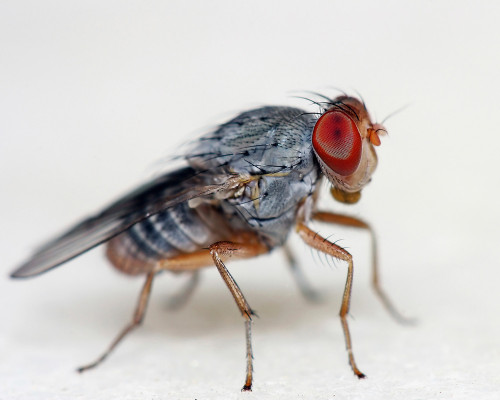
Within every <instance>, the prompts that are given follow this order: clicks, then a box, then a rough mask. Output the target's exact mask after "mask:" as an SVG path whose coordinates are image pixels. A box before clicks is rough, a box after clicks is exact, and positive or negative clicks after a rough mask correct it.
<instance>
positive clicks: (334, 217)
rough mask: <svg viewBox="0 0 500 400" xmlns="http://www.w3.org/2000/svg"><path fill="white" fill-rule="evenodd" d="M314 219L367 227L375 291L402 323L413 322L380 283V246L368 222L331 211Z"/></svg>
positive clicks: (394, 316)
mask: <svg viewBox="0 0 500 400" xmlns="http://www.w3.org/2000/svg"><path fill="white" fill-rule="evenodd" d="M312 219H314V220H316V221H321V222H326V223H330V224H337V225H343V226H349V227H352V228H361V229H366V230H367V231H368V232H369V233H370V239H371V250H372V286H373V289H374V290H375V293H376V294H377V296H378V297H379V299H380V300H381V301H382V304H383V305H384V307H385V308H386V310H387V311H388V312H389V314H391V316H392V317H393V318H394V319H395V320H396V321H398V322H400V323H412V322H413V320H411V319H408V318H406V317H405V316H403V315H402V314H401V313H400V312H399V311H398V310H397V309H396V307H394V305H393V303H392V302H391V300H390V299H389V297H388V296H387V294H386V293H385V291H384V290H383V289H382V286H381V284H380V273H379V267H378V246H377V238H376V235H375V232H374V230H373V228H372V227H371V226H370V225H369V224H368V223H366V222H364V221H362V220H360V219H358V218H354V217H350V216H347V215H342V214H334V213H331V212H323V211H317V212H315V213H314V214H313V215H312Z"/></svg>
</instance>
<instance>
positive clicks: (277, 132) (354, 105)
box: [11, 95, 397, 390]
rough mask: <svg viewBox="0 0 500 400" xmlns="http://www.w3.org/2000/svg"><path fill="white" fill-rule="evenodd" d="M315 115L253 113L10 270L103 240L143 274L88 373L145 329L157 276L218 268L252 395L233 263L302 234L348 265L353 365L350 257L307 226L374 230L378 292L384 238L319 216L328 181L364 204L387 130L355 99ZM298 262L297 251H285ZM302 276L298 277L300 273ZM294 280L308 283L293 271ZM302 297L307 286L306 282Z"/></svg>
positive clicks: (243, 307)
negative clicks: (232, 305)
mask: <svg viewBox="0 0 500 400" xmlns="http://www.w3.org/2000/svg"><path fill="white" fill-rule="evenodd" d="M315 104H317V105H318V106H319V111H318V112H317V113H308V112H305V111H303V110H301V109H297V108H292V107H278V106H269V107H262V108H257V109H254V110H251V111H246V112H243V113H241V114H239V115H238V116H236V117H235V118H233V119H231V120H230V121H228V122H226V123H224V124H222V125H220V126H219V127H218V128H217V129H215V130H214V131H212V132H211V133H209V134H207V135H205V136H202V137H201V138H199V139H198V140H197V141H195V142H194V143H193V144H192V146H191V147H190V149H189V150H188V151H187V152H186V153H185V155H184V156H183V158H184V160H185V165H184V166H183V167H182V168H179V169H176V170H173V171H171V172H168V173H165V174H163V175H162V176H159V177H157V178H155V179H154V180H152V181H150V182H149V183H146V184H144V185H143V186H140V187H139V188H137V189H136V190H134V191H132V192H131V193H129V194H127V195H126V196H124V197H122V198H121V199H119V200H118V201H116V202H115V203H113V204H111V205H110V206H108V207H107V208H104V209H103V210H102V211H101V212H100V213H98V214H97V215H95V216H93V217H91V218H88V219H85V220H84V221H82V222H80V223H79V224H78V225H76V226H74V227H72V228H71V229H70V230H68V231H67V232H66V233H64V234H63V235H62V236H60V237H57V238H55V239H54V240H52V241H49V242H48V243H46V244H45V245H43V246H42V247H40V248H39V249H38V251H36V252H35V254H33V256H32V257H31V258H30V259H28V260H27V261H26V262H25V263H24V264H22V265H21V266H20V267H19V268H18V269H16V270H15V271H14V272H13V273H12V275H11V276H12V277H14V278H27V277H31V276H35V275H39V274H41V273H44V272H46V271H48V270H50V269H52V268H55V267H57V266H59V265H61V264H63V263H66V262H67V261H69V260H71V259H73V258H74V257H77V256H78V255H80V254H82V253H84V252H86V251H88V250H90V249H92V248H94V247H96V246H98V245H100V244H102V243H106V255H107V258H108V259H109V261H110V262H111V264H112V265H113V266H114V267H115V268H117V269H118V270H120V271H121V272H123V273H125V274H129V275H145V277H146V278H145V283H144V286H143V288H142V290H141V293H140V296H139V300H138V304H137V306H136V309H135V312H134V314H133V317H132V320H131V321H130V322H129V323H128V324H127V325H126V326H125V327H124V328H123V330H122V331H121V332H120V333H119V335H118V336H117V337H116V339H115V340H114V341H113V342H112V343H111V345H110V346H109V347H108V348H107V350H106V351H105V352H104V353H103V354H102V355H101V356H100V357H99V358H98V359H97V360H95V361H94V362H92V363H90V364H88V365H85V366H83V367H81V368H79V371H80V372H81V371H85V370H88V369H91V368H94V367H95V366H97V365H98V364H100V363H101V362H102V361H103V360H104V359H105V358H106V357H107V356H108V355H109V353H110V352H111V351H112V350H113V349H114V348H115V347H116V346H117V345H118V343H119V342H120V341H121V340H122V339H123V338H124V337H125V336H126V335H127V334H128V333H129V332H130V331H132V330H133V329H134V328H136V327H137V326H138V325H140V323H141V322H142V320H143V317H144V314H145V311H146V306H147V302H148V299H149V296H150V293H151V287H152V283H153V280H154V278H155V276H156V275H157V274H158V273H159V272H161V271H165V270H166V271H171V272H175V273H180V272H182V273H191V274H192V275H193V276H194V277H196V275H197V273H198V271H199V270H200V269H201V268H204V267H207V266H214V265H215V267H216V268H217V270H218V272H219V273H220V275H221V277H222V279H223V280H224V282H225V283H226V285H227V287H228V289H229V291H230V292H231V294H232V296H233V298H234V300H235V302H236V304H237V306H238V308H239V310H240V312H241V314H242V316H243V319H244V322H245V332H246V375H245V382H244V386H243V389H242V390H251V388H252V373H253V361H252V360H253V356H252V343H251V327H252V316H253V315H255V314H254V312H253V311H252V308H251V307H250V305H249V303H248V302H247V300H246V298H245V296H244V295H243V293H242V291H241V289H240V288H239V286H238V284H237V283H236V282H235V280H234V279H233V277H232V276H231V274H230V273H229V271H228V269H227V268H226V262H227V261H229V260H230V259H245V258H251V257H256V256H259V255H262V254H266V253H269V252H270V251H272V250H273V249H275V248H278V247H281V246H284V245H285V242H286V239H287V237H288V235H289V233H290V232H291V231H295V232H296V233H297V234H298V235H299V236H300V238H301V239H302V240H303V241H304V242H305V243H306V244H307V245H308V246H310V247H312V248H314V249H316V250H319V251H320V252H323V253H326V254H327V255H329V256H332V257H334V258H336V259H339V260H342V261H344V262H345V263H346V264H347V279H346V283H345V290H344V294H343V298H342V305H341V308H340V319H341V323H342V328H343V331H344V336H345V343H346V347H347V354H348V360H349V364H350V366H351V368H352V370H353V372H354V374H355V375H356V376H358V377H359V378H363V377H364V376H365V375H364V374H363V373H362V372H361V371H360V370H359V368H358V367H357V365H356V362H355V360H354V355H353V351H352V344H351V336H350V333H349V326H348V322H347V318H346V317H347V314H348V312H349V302H350V298H351V289H352V279H353V258H352V256H351V254H350V253H348V252H347V251H346V250H345V249H343V248H342V247H340V246H338V245H337V244H335V243H332V242H330V241H329V240H327V239H326V238H323V237H321V236H320V235H319V234H318V233H317V232H315V231H314V230H312V229H311V228H310V223H311V222H312V221H322V222H324V223H331V224H338V225H344V226H350V227H358V228H363V229H366V230H368V231H369V232H370V233H371V237H372V248H373V286H374V287H375V289H376V292H377V293H378V294H379V296H380V298H381V299H382V301H383V302H384V303H385V305H386V306H387V307H388V309H389V310H390V311H391V312H392V313H394V314H395V315H397V313H396V311H395V310H394V308H392V306H391V305H390V303H389V301H388V300H387V297H386V296H385V295H384V293H383V292H382V290H381V289H380V285H379V280H378V274H377V267H376V254H375V252H376V246H375V237H374V235H373V231H372V229H371V227H370V226H369V225H368V224H367V223H365V222H363V221H361V220H359V219H357V218H353V217H350V216H345V215H341V214H335V213H332V212H328V211H322V210H319V209H318V208H317V207H316V199H317V196H318V193H319V188H320V182H321V181H322V180H323V179H327V180H328V182H329V183H330V184H331V190H330V192H331V194H332V195H333V197H334V198H335V199H336V200H337V201H340V202H342V203H355V202H357V201H358V200H359V198H360V195H361V191H362V189H363V188H364V187H365V185H367V184H368V183H369V182H370V180H371V176H372V174H373V172H374V171H375V168H376V166H377V155H376V152H375V147H376V146H379V145H380V136H381V135H382V134H384V133H386V130H385V128H384V127H383V126H382V124H378V123H374V122H373V121H372V120H371V118H370V116H369V114H368V111H367V109H366V107H365V104H364V102H362V101H360V100H358V99H356V98H354V97H350V96H347V95H341V96H339V97H336V98H332V99H331V98H328V97H325V96H321V101H317V102H315ZM287 255H288V256H289V257H288V258H289V260H291V261H292V265H295V264H294V263H293V257H292V256H291V252H290V251H289V250H287ZM293 270H296V268H295V267H294V268H293ZM296 276H300V274H299V273H298V272H296ZM299 284H300V285H301V287H302V289H303V291H304V292H306V293H307V292H308V291H307V289H308V287H307V286H306V284H305V282H304V281H302V280H299Z"/></svg>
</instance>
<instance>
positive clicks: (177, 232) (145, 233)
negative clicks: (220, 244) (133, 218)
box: [107, 202, 228, 275]
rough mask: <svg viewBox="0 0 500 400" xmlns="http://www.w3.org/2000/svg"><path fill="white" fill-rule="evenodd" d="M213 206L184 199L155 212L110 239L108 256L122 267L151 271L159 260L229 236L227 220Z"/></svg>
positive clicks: (133, 272) (128, 270)
mask: <svg viewBox="0 0 500 400" xmlns="http://www.w3.org/2000/svg"><path fill="white" fill-rule="evenodd" d="M217 214H218V213H217V211H216V210H214V209H213V208H212V207H210V206H203V205H202V206H200V207H197V208H190V207H189V205H188V203H187V202H185V203H181V204H178V205H176V206H174V207H172V208H169V209H167V210H165V211H163V212H161V213H159V214H156V215H153V216H151V217H149V218H147V219H145V220H143V221H141V222H139V223H137V224H135V225H133V226H132V227H131V228H130V229H128V230H127V231H125V232H123V233H121V234H120V235H118V236H116V237H115V238H113V239H112V240H111V241H110V242H109V243H108V248H107V256H108V258H109V259H110V261H111V262H112V264H113V265H114V266H115V267H116V268H117V269H119V270H121V271H123V272H125V273H127V274H131V275H137V274H142V273H146V272H149V271H151V270H153V269H154V268H155V266H156V263H157V262H158V260H165V259H168V258H171V257H174V256H177V255H179V254H183V253H191V252H194V251H196V250H199V249H201V248H204V247H205V248H206V247H208V246H209V245H210V244H212V243H214V242H216V241H218V240H224V239H227V238H228V229H227V227H226V223H225V222H224V221H221V218H220V217H217Z"/></svg>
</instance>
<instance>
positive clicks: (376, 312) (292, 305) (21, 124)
mask: <svg viewBox="0 0 500 400" xmlns="http://www.w3.org/2000/svg"><path fill="white" fill-rule="evenodd" d="M499 7H500V6H498V2H495V1H484V2H460V1H419V2H413V3H410V2H401V1H391V2H389V1H384V2H372V1H310V2H304V1H300V2H299V1H251V2H242V1H206V2H205V1H136V2H134V1H105V2H102V1H83V2H79V3H78V2H67V1H44V2H39V1H19V0H17V1H6V0H4V1H2V2H1V3H0V138H1V139H0V171H1V172H0V179H1V181H0V187H1V189H0V190H1V195H0V213H1V215H0V221H1V228H0V254H1V257H2V262H1V267H0V268H1V269H0V272H1V276H2V277H1V278H0V304H1V311H0V313H1V314H0V321H1V322H0V324H1V325H0V398H1V399H15V398H22V399H41V398H51V399H110V398H120V399H128V398H131V399H132V398H134V399H137V398H144V399H195V398H196V399H212V398H213V399H216V398H221V399H227V398H245V399H250V398H255V399H333V398H336V399H345V398H356V399H362V398H369V399H431V398H432V399H436V398H442V399H450V398H453V399H461V398H467V399H470V398H476V399H489V398H491V399H494V398H495V399H496V398H498V395H499V394H498V393H499V391H500V378H499V376H500V319H499V306H500V291H499V284H500V268H499V267H500V265H499V264H500V259H499V253H498V247H499V244H500V232H499V229H498V226H499V223H500V211H499V207H498V201H499V200H498V197H499V194H500V179H499V172H498V169H499V167H498V164H499V163H498V160H499V153H498V151H499V146H500V129H499V126H498V117H497V116H498V113H499V111H498V109H499V107H498V102H499V101H498V98H499V93H500V78H499V74H500V27H499V26H500V25H499V23H498V21H499V19H500V8H499ZM335 87H337V88H341V89H343V90H346V91H348V92H349V93H353V94H355V93H356V91H358V92H360V93H361V94H362V95H363V97H364V99H365V101H366V103H367V105H368V107H369V108H370V111H371V113H372V115H373V116H374V118H376V119H378V120H379V121H380V120H382V119H383V118H384V117H385V116H386V115H388V114H390V113H391V112H393V111H395V110H397V109H399V108H400V107H402V106H405V105H408V107H407V108H406V109H404V110H403V111H401V112H399V113H398V114H396V115H395V116H393V117H391V118H390V119H389V120H388V121H387V123H386V126H387V128H388V130H389V136H388V137H385V138H383V143H382V146H381V147H380V148H379V149H378V153H379V160H380V163H379V169H378V170H377V172H376V174H375V175H374V179H373V182H372V183H371V184H370V186H369V187H367V188H366V190H365V191H364V193H363V198H362V200H361V202H360V203H359V205H356V206H354V207H351V208H349V209H348V210H347V211H348V212H349V213H351V214H354V215H357V216H360V217H363V218H365V219H367V220H369V221H371V222H372V223H373V225H374V226H375V227H376V229H377V231H378V233H379V241H380V253H381V254H380V255H381V269H382V278H383V284H384V286H385V288H386V289H387V291H388V292H389V293H390V295H391V297H392V298H393V299H394V300H395V303H396V304H397V306H398V307H399V308H400V309H401V310H402V311H403V312H404V313H405V314H406V315H408V316H413V317H416V318H418V321H419V322H418V324H417V325H416V326H414V327H408V326H402V325H400V324H398V323H396V322H394V321H393V320H392V319H391V318H390V317H389V316H388V314H387V313H386V312H385V310H384V309H383V307H382V306H381V304H380V302H379V301H378V299H377V298H376V297H375V295H374V293H373V291H372V290H371V288H370V283H369V279H370V263H369V251H368V250H369V248H368V247H369V243H368V237H367V236H366V234H364V233H358V232H355V231H353V230H348V229H332V230H331V231H329V230H328V229H329V228H326V227H318V229H319V230H320V232H322V233H325V234H327V233H328V234H330V233H331V234H333V236H332V238H333V239H334V240H338V239H342V241H341V244H342V245H344V246H346V247H348V248H349V250H350V251H351V252H352V253H353V254H354V257H355V261H356V270H355V274H356V275H355V282H354V292H353V299H352V307H351V311H352V312H351V315H352V318H350V320H349V321H350V324H351V330H352V335H353V342H354V351H355V355H356V357H357V361H358V364H359V366H360V368H361V369H362V371H364V372H365V373H366V374H367V375H368V379H366V380H363V381H359V380H357V379H356V378H355V377H354V376H353V375H352V372H351V371H350V369H349V366H348V365H347V356H346V354H345V350H344V343H343V336H342V330H341V327H340V323H339V320H338V317H337V310H338V308H339V305H340V299H341V293H342V290H343V285H344V280H345V271H346V270H345V266H344V265H343V264H342V263H339V262H337V263H335V266H334V267H332V266H329V264H328V263H327V262H325V261H324V258H322V257H320V256H319V255H318V254H317V253H315V252H311V251H309V250H308V249H307V248H306V246H305V245H302V244H301V243H300V242H299V241H297V240H294V241H293V245H294V248H295V249H296V251H297V253H298V254H300V259H301V263H302V265H303V267H304V271H305V273H306V274H307V275H308V276H309V278H310V279H311V281H312V283H313V284H314V285H315V286H316V287H317V288H318V290H320V291H321V292H322V293H323V294H324V295H325V296H326V298H325V302H324V303H323V304H321V305H312V304H310V303H307V302H306V301H304V299H303V298H302V297H301V296H300V294H299V293H298V290H297V287H296V285H295V284H294V282H293V279H292V278H291V276H290V274H289V273H288V271H287V268H286V265H285V263H284V261H283V259H282V257H281V254H280V253H279V252H276V253H275V254H273V255H271V256H268V257H261V258H259V259H255V260H252V261H249V262H241V263H234V264H231V265H230V266H229V267H230V269H231V271H232V272H233V274H234V276H235V278H236V280H237V281H238V283H239V285H240V287H241V288H242V290H243V291H244V293H245V294H246V296H247V298H248V300H249V302H250V304H251V305H252V307H253V308H254V309H256V310H257V311H258V313H259V316H260V318H258V319H256V320H255V323H254V350H255V370H256V372H255V385H254V391H253V393H240V392H239V390H240V387H241V385H242V383H243V377H244V330H243V322H242V321H241V318H240V316H239V313H238V311H237V309H236V307H235V306H234V304H233V303H232V299H231V297H230V295H229V293H228V292H227V289H226V288H225V286H224V285H223V283H222V281H221V279H220V277H219V276H218V275H217V272H216V270H215V269H207V270H206V271H204V274H203V278H204V279H203V281H202V284H201V287H200V288H199V290H198V291H197V292H196V294H195V296H194V297H193V299H192V301H191V302H190V303H189V304H188V305H187V306H186V307H185V308H184V309H183V310H179V311H175V312H174V311H169V310H168V309H167V307H166V302H167V298H168V296H169V294H172V293H174V292H175V291H176V290H178V289H179V288H180V287H181V286H182V283H183V282H184V280H183V278H182V277H175V276H168V275H165V276H162V277H159V278H158V279H157V281H156V282H155V286H154V288H153V290H154V293H153V296H152V299H151V302H150V308H149V310H148V311H149V312H148V315H147V317H146V321H145V324H144V326H143V327H142V328H141V329H140V330H138V331H137V332H136V333H134V334H133V335H131V336H130V337H129V338H128V339H127V340H126V341H125V342H124V343H122V345H121V346H120V347H119V348H118V350H117V351H116V352H115V353H114V354H113V355H112V356H111V357H110V359H109V360H108V361H107V362H106V363H105V364H103V365H102V366H101V367H100V368H99V369H97V370H95V371H91V372H88V373H86V374H84V375H78V374H76V373H75V372H74V368H75V367H77V366H78V365H80V364H82V363H86V362H89V361H91V360H92V359H93V358H94V357H96V356H97V355H98V354H99V352H100V351H102V350H103V349H104V348H105V346H106V345H107V344H108V343H109V342H110V341H111V339H112V338H113V336H114V335H115V334H116V333H117V332H118V330H119V329H120V328H121V326H122V325H123V324H124V323H125V322H126V321H127V320H128V319H129V318H130V316H131V314H132V310H133V307H134V305H135V301H136V297H137V295H138V292H139V288H140V286H141V285H142V281H141V280H134V279H129V278H127V277H124V276H122V275H119V274H117V273H116V272H115V271H113V270H112V269H111V268H109V266H108V265H107V263H106V262H105V260H104V257H103V255H102V249H97V250H95V251H93V252H90V253H88V254H87V255H85V256H82V257H81V258H79V259H77V260H75V261H73V262H71V263H69V264H68V265H65V266H63V267H61V268H59V269H57V270H55V271H53V272H50V273H48V274H46V275H43V276H42V277H40V278H37V279H33V280H26V281H12V280H10V279H8V278H7V275H8V273H9V272H10V271H11V270H12V269H13V268H14V267H15V266H16V265H17V264H18V263H20V262H22V261H23V259H24V258H26V257H27V256H28V255H29V253H30V252H31V251H32V250H33V249H34V248H35V247H36V245H37V244H39V243H40V242H42V241H43V240H45V239H47V238H48V237H50V236H51V235H53V234H55V233H57V232H59V231H60V230H61V229H63V228H65V227H67V226H68V225H69V224H70V223H72V222H76V221H77V220H78V219H79V218H81V217H83V216H85V215H88V214H89V213H92V212H95V211H96V210H98V209H99V207H100V206H102V205H103V204H105V203H107V202H109V201H111V200H112V199H114V198H116V196H118V195H119V194H122V193H124V192H125V191H127V190H128V189H130V188H132V187H133V186H134V185H136V184H137V183H139V182H141V181H142V180H144V179H147V178H148V177H150V176H151V175H152V174H153V173H154V171H155V170H157V169H158V168H163V167H164V164H165V162H164V161H162V160H164V159H165V157H166V156H168V155H171V154H175V153H176V152H177V151H178V147H177V146H178V145H179V144H181V143H183V142H185V141H186V140H187V139H189V138H192V137H195V136H196V134H200V133H203V132H205V131H207V130H209V129H210V128H211V127H212V126H214V125H216V124H217V123H220V122H222V121H224V119H225V118H227V117H229V116H231V115H233V114H234V113H235V112H238V111H240V110H245V109H248V108H251V107H254V106H256V105H261V104H269V103H270V104H288V105H296V106H300V107H305V108H307V109H308V110H311V111H314V110H315V109H314V107H311V106H310V105H309V104H308V102H307V101H304V100H300V99H296V98H293V97H291V95H295V94H299V95H300V94H304V95H305V96H308V94H307V93H304V92H300V91H305V90H313V91H320V92H322V93H325V94H327V95H332V96H336V95H337V93H338V92H337V91H336V90H335V89H334V88H335ZM324 204H325V206H326V207H328V208H330V209H334V210H344V208H341V207H339V206H338V205H337V204H335V202H334V201H333V200H332V199H330V198H329V197H328V195H327V193H326V192H325V201H324Z"/></svg>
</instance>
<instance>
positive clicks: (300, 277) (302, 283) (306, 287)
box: [283, 244, 322, 303]
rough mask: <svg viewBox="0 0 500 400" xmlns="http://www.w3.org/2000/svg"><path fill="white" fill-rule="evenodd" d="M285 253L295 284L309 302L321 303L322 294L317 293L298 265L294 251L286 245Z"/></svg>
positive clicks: (284, 247)
mask: <svg viewBox="0 0 500 400" xmlns="http://www.w3.org/2000/svg"><path fill="white" fill-rule="evenodd" d="M283 251H284V252H285V257H286V260H287V262H288V265H289V267H290V271H291V272H292V276H293V277H294V278H295V282H297V285H298V287H299V290H300V293H302V295H303V296H304V297H305V298H306V299H307V300H309V301H311V302H313V303H316V302H319V301H320V300H321V298H322V296H321V294H320V293H319V292H318V291H316V290H315V289H314V288H313V287H312V286H311V285H310V283H309V281H308V280H307V279H306V277H305V275H304V273H303V272H302V269H301V268H300V267H299V265H298V264H297V260H296V259H295V256H294V255H293V252H292V249H291V248H290V247H289V246H288V244H285V245H284V246H283Z"/></svg>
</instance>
